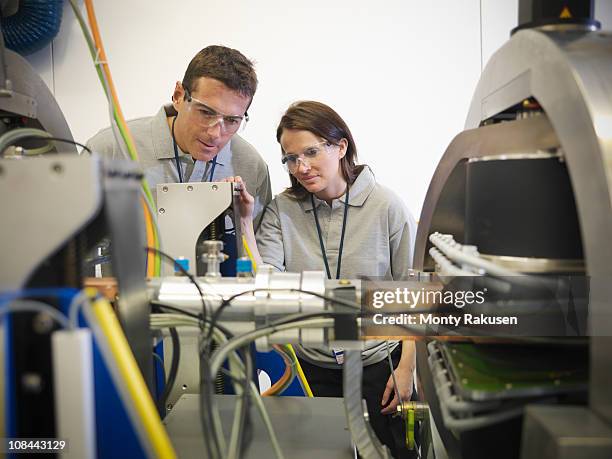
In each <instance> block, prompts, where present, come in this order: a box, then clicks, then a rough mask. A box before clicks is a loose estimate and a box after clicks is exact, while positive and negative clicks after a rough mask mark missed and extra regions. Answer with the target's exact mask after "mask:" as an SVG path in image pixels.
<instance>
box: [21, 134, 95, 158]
mask: <svg viewBox="0 0 612 459" xmlns="http://www.w3.org/2000/svg"><path fill="white" fill-rule="evenodd" d="M23 139H36V140H50V141H52V142H64V143H71V144H72V145H76V146H77V147H81V148H82V149H83V150H86V151H87V152H88V153H89V154H90V155H91V154H92V153H91V150H90V149H89V147H88V146H87V145H83V144H82V143H79V142H75V141H74V140H70V139H63V138H61V137H43V136H38V135H26V136H24V137H20V138H19V139H17V140H15V142H17V141H18V140H23Z"/></svg>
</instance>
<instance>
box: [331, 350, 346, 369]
mask: <svg viewBox="0 0 612 459" xmlns="http://www.w3.org/2000/svg"><path fill="white" fill-rule="evenodd" d="M332 354H333V355H334V358H335V359H336V363H337V364H338V365H342V364H343V363H344V349H332Z"/></svg>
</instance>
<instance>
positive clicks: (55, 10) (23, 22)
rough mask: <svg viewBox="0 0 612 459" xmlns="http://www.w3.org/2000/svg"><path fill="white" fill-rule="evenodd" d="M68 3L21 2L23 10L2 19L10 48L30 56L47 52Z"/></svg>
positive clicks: (53, 0) (59, 0) (46, 0)
mask: <svg viewBox="0 0 612 459" xmlns="http://www.w3.org/2000/svg"><path fill="white" fill-rule="evenodd" d="M63 6H64V0H21V1H20V2H19V10H18V11H17V13H15V14H14V15H12V16H8V17H6V18H3V19H2V32H3V35H4V41H5V44H6V47H7V48H9V49H12V50H13V51H15V52H17V53H19V54H21V55H24V56H25V55H28V54H32V53H34V52H36V51H39V50H41V49H43V48H44V47H45V46H47V45H48V44H49V43H51V40H53V38H55V36H56V35H57V33H58V32H59V29H60V25H61V23H62V11H63Z"/></svg>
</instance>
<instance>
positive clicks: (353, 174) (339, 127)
mask: <svg viewBox="0 0 612 459" xmlns="http://www.w3.org/2000/svg"><path fill="white" fill-rule="evenodd" d="M285 129H295V130H298V131H309V132H312V133H313V134H314V135H316V136H317V137H321V138H322V139H325V140H326V141H327V142H329V143H331V144H333V145H338V143H339V142H340V140H342V139H346V141H347V144H348V145H347V149H346V154H345V155H344V156H343V157H342V158H341V159H340V170H341V171H342V176H343V177H344V180H346V183H348V184H349V185H350V184H352V183H353V182H354V181H355V179H356V178H357V176H358V175H359V173H360V172H361V171H362V170H363V167H364V166H363V165H357V164H355V163H356V161H357V146H356V145H355V141H354V140H353V135H352V134H351V131H350V130H349V128H348V126H347V125H346V123H345V122H344V120H343V119H342V118H341V117H340V115H338V114H337V113H336V112H335V111H334V110H333V109H332V108H331V107H328V106H327V105H325V104H322V103H321V102H314V101H309V100H308V101H300V102H295V103H294V104H291V106H290V107H289V108H288V109H287V111H286V112H285V114H284V115H283V117H282V118H281V120H280V123H279V124H278V128H276V140H277V141H278V142H279V143H280V139H281V136H282V135H283V130H285ZM281 149H282V147H281ZM289 177H290V179H291V187H289V190H290V191H291V193H292V194H293V195H294V196H295V197H296V198H298V199H302V198H304V197H306V196H307V195H308V192H307V191H306V189H305V188H304V187H303V186H302V185H301V184H300V182H298V181H297V179H296V178H295V177H294V176H293V175H292V174H289Z"/></svg>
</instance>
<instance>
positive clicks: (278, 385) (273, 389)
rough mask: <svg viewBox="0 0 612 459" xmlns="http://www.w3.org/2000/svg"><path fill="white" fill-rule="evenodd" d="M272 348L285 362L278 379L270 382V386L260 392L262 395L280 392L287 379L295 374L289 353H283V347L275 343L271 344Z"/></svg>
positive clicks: (267, 395) (266, 395)
mask: <svg viewBox="0 0 612 459" xmlns="http://www.w3.org/2000/svg"><path fill="white" fill-rule="evenodd" d="M272 348H273V349H274V351H275V352H276V353H278V354H279V355H280V356H281V358H282V359H283V362H285V371H284V372H283V374H282V375H281V377H280V378H279V379H278V381H276V382H275V383H274V384H272V386H270V388H269V389H267V390H266V391H264V392H263V393H262V394H261V395H262V397H269V396H272V395H276V394H279V393H281V390H282V388H284V387H285V385H286V384H287V382H288V381H292V380H293V377H294V376H295V372H294V365H293V362H292V360H291V357H289V355H287V354H286V353H285V351H284V350H283V348H282V347H281V346H279V345H277V344H275V345H274V346H272Z"/></svg>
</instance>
